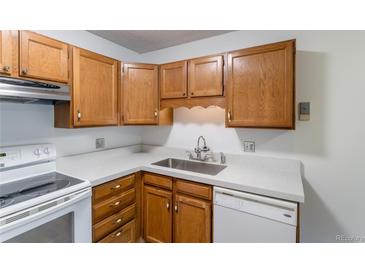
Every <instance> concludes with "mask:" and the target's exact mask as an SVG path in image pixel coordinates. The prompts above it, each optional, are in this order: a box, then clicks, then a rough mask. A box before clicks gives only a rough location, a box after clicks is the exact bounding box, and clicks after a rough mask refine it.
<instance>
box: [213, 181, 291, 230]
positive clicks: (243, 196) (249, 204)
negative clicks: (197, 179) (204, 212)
mask: <svg viewBox="0 0 365 274" xmlns="http://www.w3.org/2000/svg"><path fill="white" fill-rule="evenodd" d="M213 202H214V204H215V205H217V206H222V207H225V208H229V209H232V210H237V211H242V212H246V213H249V214H252V215H255V216H259V217H262V218H267V219H271V220H274V221H277V222H282V223H286V224H289V225H292V226H296V225H297V204H296V203H294V202H289V201H283V200H279V199H275V198H269V197H265V196H260V195H255V194H251V193H246V192H241V191H235V190H230V189H224V188H219V187H214V198H213Z"/></svg>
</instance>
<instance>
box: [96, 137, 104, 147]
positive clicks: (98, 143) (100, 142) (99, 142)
mask: <svg viewBox="0 0 365 274" xmlns="http://www.w3.org/2000/svg"><path fill="white" fill-rule="evenodd" d="M104 147H105V139H104V138H97V139H96V140H95V148H104Z"/></svg>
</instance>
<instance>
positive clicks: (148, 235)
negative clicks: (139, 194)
mask: <svg viewBox="0 0 365 274" xmlns="http://www.w3.org/2000/svg"><path fill="white" fill-rule="evenodd" d="M143 215H144V217H143V227H144V239H145V240H146V241H147V242H153V243H171V241H172V194H171V191H167V190H162V189H159V188H156V187H150V186H144V193H143Z"/></svg>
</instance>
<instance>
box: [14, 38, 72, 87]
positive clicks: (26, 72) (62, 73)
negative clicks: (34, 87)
mask: <svg viewBox="0 0 365 274" xmlns="http://www.w3.org/2000/svg"><path fill="white" fill-rule="evenodd" d="M20 76H22V77H30V78H37V79H44V80H50V81H57V82H65V83H67V82H68V79H69V77H68V76H69V75H68V45H67V44H65V43H62V42H60V41H57V40H54V39H51V38H48V37H45V36H43V35H40V34H37V33H34V32H29V31H21V32H20Z"/></svg>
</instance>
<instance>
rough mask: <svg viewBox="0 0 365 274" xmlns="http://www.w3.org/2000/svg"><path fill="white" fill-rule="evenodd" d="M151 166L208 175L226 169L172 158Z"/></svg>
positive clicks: (223, 166)
mask: <svg viewBox="0 0 365 274" xmlns="http://www.w3.org/2000/svg"><path fill="white" fill-rule="evenodd" d="M152 165H156V166H162V167H169V168H174V169H180V170H186V171H192V172H197V173H203V174H208V175H217V174H218V173H219V172H221V171H222V170H223V169H225V168H226V167H227V166H225V165H213V164H207V163H200V162H193V161H186V160H180V159H174V158H167V159H164V160H162V161H159V162H156V163H152Z"/></svg>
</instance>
